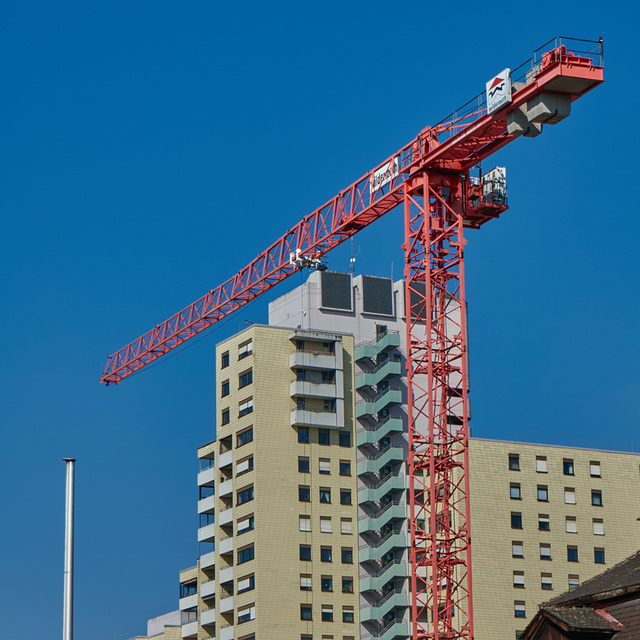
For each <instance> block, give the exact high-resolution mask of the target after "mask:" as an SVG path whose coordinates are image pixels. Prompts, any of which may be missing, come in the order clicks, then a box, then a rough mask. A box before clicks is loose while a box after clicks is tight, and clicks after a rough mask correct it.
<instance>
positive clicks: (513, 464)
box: [509, 453, 520, 471]
mask: <svg viewBox="0 0 640 640" xmlns="http://www.w3.org/2000/svg"><path fill="white" fill-rule="evenodd" d="M509 469H511V471H520V456H519V455H518V454H517V453H510V454H509Z"/></svg>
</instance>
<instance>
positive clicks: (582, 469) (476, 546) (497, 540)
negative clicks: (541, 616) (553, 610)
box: [469, 438, 640, 640]
mask: <svg viewBox="0 0 640 640" xmlns="http://www.w3.org/2000/svg"><path fill="white" fill-rule="evenodd" d="M469 454H470V455H469V458H470V463H469V464H470V493H471V539H472V553H473V557H472V568H473V593H474V619H475V631H476V634H475V637H476V640H514V639H515V638H516V633H517V632H518V631H521V630H523V629H524V628H525V627H526V626H527V624H528V622H529V620H531V618H532V617H533V616H534V615H535V613H536V611H537V610H538V604H540V603H541V602H544V601H546V600H549V599H551V598H552V597H554V594H555V595H557V594H559V593H562V592H563V591H566V590H567V589H569V588H570V587H571V586H572V584H576V583H577V582H583V581H584V580H586V579H588V578H591V577H593V576H595V575H597V574H599V573H601V572H602V571H603V570H605V569H606V568H608V567H611V566H613V565H614V564H616V563H617V562H620V561H621V560H623V559H624V558H626V557H627V556H628V555H630V554H631V553H633V552H635V551H637V550H638V548H639V547H640V520H639V518H640V474H639V469H640V467H639V464H640V456H639V455H637V454H633V453H617V452H610V451H599V450H592V449H578V448H570V447H557V446H548V445H538V444H523V443H519V442H501V441H492V440H481V439H477V438H476V439H472V440H471V443H470V450H469ZM518 496H519V497H518ZM599 503H601V506H600V505H599ZM512 515H513V520H512ZM514 545H515V546H514ZM576 554H577V556H576ZM596 554H597V555H596ZM596 560H597V562H596ZM543 584H544V588H543ZM516 612H517V613H518V615H519V616H521V615H523V616H524V617H516Z"/></svg>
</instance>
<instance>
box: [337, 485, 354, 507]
mask: <svg viewBox="0 0 640 640" xmlns="http://www.w3.org/2000/svg"><path fill="white" fill-rule="evenodd" d="M340 504H341V505H345V506H350V505H352V504H353V503H352V501H351V489H340Z"/></svg>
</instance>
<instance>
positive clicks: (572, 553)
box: [567, 544, 580, 562]
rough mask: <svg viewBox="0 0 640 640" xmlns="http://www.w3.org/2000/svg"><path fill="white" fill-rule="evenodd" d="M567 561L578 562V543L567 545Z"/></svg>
mask: <svg viewBox="0 0 640 640" xmlns="http://www.w3.org/2000/svg"><path fill="white" fill-rule="evenodd" d="M567 562H580V557H579V554H578V545H576V544H568V545H567Z"/></svg>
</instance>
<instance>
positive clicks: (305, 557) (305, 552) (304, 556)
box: [300, 544, 311, 562]
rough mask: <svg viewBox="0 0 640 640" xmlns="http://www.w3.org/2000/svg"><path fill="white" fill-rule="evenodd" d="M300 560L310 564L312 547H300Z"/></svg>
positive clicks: (302, 545) (305, 545) (303, 545)
mask: <svg viewBox="0 0 640 640" xmlns="http://www.w3.org/2000/svg"><path fill="white" fill-rule="evenodd" d="M300 560H302V561H303V562H309V561H310V560H311V547H310V546H309V545H308V544H301V545H300Z"/></svg>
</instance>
